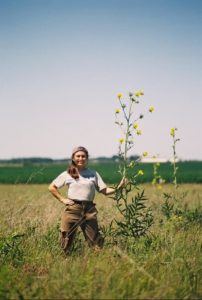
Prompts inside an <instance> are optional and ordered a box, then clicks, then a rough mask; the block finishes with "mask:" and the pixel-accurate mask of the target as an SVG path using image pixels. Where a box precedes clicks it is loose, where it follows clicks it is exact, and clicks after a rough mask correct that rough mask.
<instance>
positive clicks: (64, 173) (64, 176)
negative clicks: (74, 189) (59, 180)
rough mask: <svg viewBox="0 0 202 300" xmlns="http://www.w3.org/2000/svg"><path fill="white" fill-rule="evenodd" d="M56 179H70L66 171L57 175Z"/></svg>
mask: <svg viewBox="0 0 202 300" xmlns="http://www.w3.org/2000/svg"><path fill="white" fill-rule="evenodd" d="M58 177H63V178H71V176H70V174H69V173H68V172H67V171H63V172H62V173H60V174H59V175H58Z"/></svg>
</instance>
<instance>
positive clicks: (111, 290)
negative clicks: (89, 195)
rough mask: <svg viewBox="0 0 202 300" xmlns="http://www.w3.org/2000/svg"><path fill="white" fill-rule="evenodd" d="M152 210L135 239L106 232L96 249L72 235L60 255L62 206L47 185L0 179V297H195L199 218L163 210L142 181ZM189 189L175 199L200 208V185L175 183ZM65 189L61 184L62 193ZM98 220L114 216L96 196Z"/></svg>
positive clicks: (108, 203) (201, 292) (158, 195)
mask: <svg viewBox="0 0 202 300" xmlns="http://www.w3.org/2000/svg"><path fill="white" fill-rule="evenodd" d="M144 188H145V193H146V195H147V197H148V198H149V203H150V205H151V206H152V209H153V211H154V219H155V222H154V224H153V226H152V228H151V233H150V235H149V236H146V237H141V238H140V239H137V240H136V241H135V242H134V241H133V242H132V241H131V240H130V239H124V238H123V237H122V236H120V237H118V239H116V243H115V242H114V239H113V236H110V234H108V235H106V238H105V246H104V248H103V250H102V251H100V252H94V250H93V249H89V248H88V247H87V246H86V244H85V242H84V241H83V236H82V234H79V233H78V235H77V240H76V241H75V247H74V251H73V252H72V254H71V255H70V256H67V257H65V256H64V254H63V253H62V251H61V249H60V245H59V240H58V238H59V221H60V214H61V211H62V210H63V208H64V207H63V206H62V205H61V204H60V203H59V202H57V200H55V199H53V198H52V197H51V196H50V195H49V194H48V192H47V186H46V185H31V184H30V185H1V186H0V193H1V205H0V219H1V228H0V254H1V255H0V264H1V269H0V298H1V299H11V298H14V299H28V298H29V299H30V298H31V299H44V298H45V299H61V298H63V299H64V298H65V299H89V298H90V299H120V298H121V299H128V298H133V299H152V298H153V299H199V298H200V297H201V296H202V289H201V286H202V285H201V245H202V243H201V242H202V238H201V236H202V235H201V223H200V219H199V218H194V217H193V218H192V219H190V220H189V222H187V219H185V218H184V219H183V218H176V217H171V218H170V219H167V218H166V217H165V216H164V214H163V213H162V205H163V197H162V192H167V193H168V192H170V191H171V189H172V187H171V186H170V185H166V186H164V187H163V191H162V190H157V189H155V188H154V187H153V186H151V185H149V184H145V185H144ZM180 189H181V191H188V194H187V197H186V198H184V199H183V200H182V201H183V203H181V205H182V207H186V210H187V211H193V210H195V209H196V208H198V209H200V201H201V195H202V186H201V185H190V184H187V185H183V186H182V185H181V186H180ZM64 192H65V190H62V193H64ZM95 202H96V206H97V209H98V211H99V214H98V216H99V223H100V226H105V227H107V226H108V225H109V224H110V222H111V221H112V219H113V218H114V217H116V218H117V219H118V218H119V217H120V215H119V213H118V211H117V210H116V209H115V203H114V202H113V200H112V199H109V198H106V197H105V196H103V195H100V194H98V195H97V196H96V200H95Z"/></svg>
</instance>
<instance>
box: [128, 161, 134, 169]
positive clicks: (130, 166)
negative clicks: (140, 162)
mask: <svg viewBox="0 0 202 300" xmlns="http://www.w3.org/2000/svg"><path fill="white" fill-rule="evenodd" d="M134 165H135V162H134V161H133V160H132V161H131V162H130V163H129V165H128V166H129V168H133V167H134Z"/></svg>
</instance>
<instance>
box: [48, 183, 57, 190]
mask: <svg viewBox="0 0 202 300" xmlns="http://www.w3.org/2000/svg"><path fill="white" fill-rule="evenodd" d="M55 189H56V187H55V186H54V185H53V184H52V183H51V184H50V185H49V187H48V190H49V192H53V191H55Z"/></svg>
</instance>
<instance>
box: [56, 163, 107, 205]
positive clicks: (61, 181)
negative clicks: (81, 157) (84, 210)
mask: <svg viewBox="0 0 202 300" xmlns="http://www.w3.org/2000/svg"><path fill="white" fill-rule="evenodd" d="M52 183H53V184H54V185H55V186H56V187H57V188H61V187H63V186H65V185H67V186H68V191H67V197H68V198H69V199H72V200H78V201H93V199H94V197H95V190H97V191H98V192H100V191H101V190H103V189H104V188H106V187H107V186H106V184H105V183H104V181H103V180H102V178H101V176H100V175H99V173H98V172H96V171H94V170H90V169H88V168H86V169H84V170H81V171H79V178H78V179H74V178H72V177H71V176H70V174H68V172H67V171H65V172H62V173H61V174H60V175H59V176H58V177H57V178H55V179H54V180H53V182H52Z"/></svg>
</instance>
